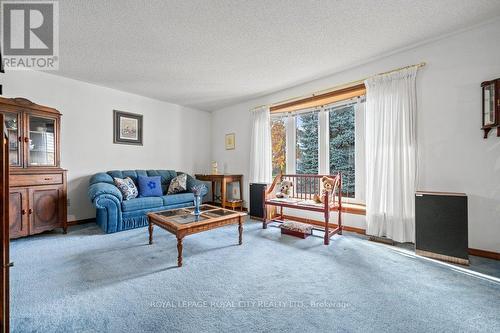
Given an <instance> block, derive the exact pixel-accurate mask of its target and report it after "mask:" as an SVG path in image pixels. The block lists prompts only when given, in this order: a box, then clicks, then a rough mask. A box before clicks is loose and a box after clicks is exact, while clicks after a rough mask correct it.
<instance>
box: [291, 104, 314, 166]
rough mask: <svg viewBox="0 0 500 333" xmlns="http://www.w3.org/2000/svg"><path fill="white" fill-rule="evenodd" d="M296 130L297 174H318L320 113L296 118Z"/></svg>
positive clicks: (300, 115) (306, 114)
mask: <svg viewBox="0 0 500 333" xmlns="http://www.w3.org/2000/svg"><path fill="white" fill-rule="evenodd" d="M295 128H296V159H297V162H296V172H297V173H298V174H317V173H318V151H319V142H318V112H308V113H303V114H298V115H296V116H295Z"/></svg>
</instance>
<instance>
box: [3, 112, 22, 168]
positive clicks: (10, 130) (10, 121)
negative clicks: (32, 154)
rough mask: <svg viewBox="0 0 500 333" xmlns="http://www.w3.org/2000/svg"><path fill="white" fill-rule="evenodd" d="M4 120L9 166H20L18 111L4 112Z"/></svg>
mask: <svg viewBox="0 0 500 333" xmlns="http://www.w3.org/2000/svg"><path fill="white" fill-rule="evenodd" d="M3 114H4V122H5V127H6V128H7V134H8V136H9V163H10V165H11V166H21V143H20V140H19V135H20V134H19V131H20V130H21V124H20V121H19V119H20V117H19V114H18V113H13V112H4V113H3Z"/></svg>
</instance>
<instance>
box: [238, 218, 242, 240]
mask: <svg viewBox="0 0 500 333" xmlns="http://www.w3.org/2000/svg"><path fill="white" fill-rule="evenodd" d="M238 232H239V234H240V238H239V243H238V244H239V245H241V244H243V221H242V220H241V216H240V220H239V221H238Z"/></svg>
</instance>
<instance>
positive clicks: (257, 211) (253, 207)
mask: <svg viewBox="0 0 500 333" xmlns="http://www.w3.org/2000/svg"><path fill="white" fill-rule="evenodd" d="M266 189H267V184H265V183H251V184H250V217H251V218H254V219H257V220H263V219H264V201H263V200H264V195H263V192H264V191H265V190H266Z"/></svg>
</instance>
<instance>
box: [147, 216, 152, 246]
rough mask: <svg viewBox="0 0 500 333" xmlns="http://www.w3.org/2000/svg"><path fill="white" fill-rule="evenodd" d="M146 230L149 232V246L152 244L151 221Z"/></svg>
mask: <svg viewBox="0 0 500 333" xmlns="http://www.w3.org/2000/svg"><path fill="white" fill-rule="evenodd" d="M148 230H149V245H151V244H153V223H151V221H149V226H148Z"/></svg>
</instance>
